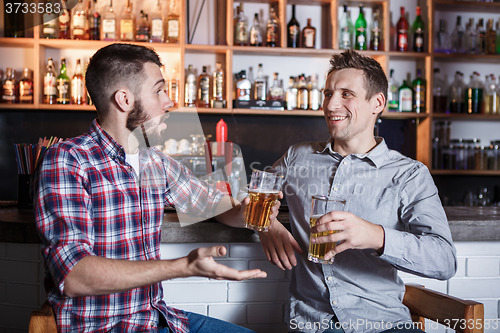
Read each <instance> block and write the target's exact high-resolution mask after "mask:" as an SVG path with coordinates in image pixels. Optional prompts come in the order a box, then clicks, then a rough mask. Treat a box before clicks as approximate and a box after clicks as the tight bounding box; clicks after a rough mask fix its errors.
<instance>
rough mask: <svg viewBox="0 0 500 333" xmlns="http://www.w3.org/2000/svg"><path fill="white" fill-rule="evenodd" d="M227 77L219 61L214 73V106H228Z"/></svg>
mask: <svg viewBox="0 0 500 333" xmlns="http://www.w3.org/2000/svg"><path fill="white" fill-rule="evenodd" d="M225 84H226V78H225V75H224V70H223V69H222V64H221V63H220V62H217V63H216V64H215V71H214V72H213V74H212V107H213V108H225V107H226V90H225Z"/></svg>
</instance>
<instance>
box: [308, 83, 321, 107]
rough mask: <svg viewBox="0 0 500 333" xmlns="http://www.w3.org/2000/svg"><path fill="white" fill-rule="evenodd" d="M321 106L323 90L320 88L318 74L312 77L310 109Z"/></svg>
mask: <svg viewBox="0 0 500 333" xmlns="http://www.w3.org/2000/svg"><path fill="white" fill-rule="evenodd" d="M320 108H321V90H319V88H318V74H314V75H313V76H312V78H311V88H310V89H309V109H311V110H313V111H316V110H319V109H320Z"/></svg>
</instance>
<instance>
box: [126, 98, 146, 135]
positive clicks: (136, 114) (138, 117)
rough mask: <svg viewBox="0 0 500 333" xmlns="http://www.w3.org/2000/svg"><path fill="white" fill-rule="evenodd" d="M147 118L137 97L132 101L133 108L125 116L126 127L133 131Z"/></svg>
mask: <svg viewBox="0 0 500 333" xmlns="http://www.w3.org/2000/svg"><path fill="white" fill-rule="evenodd" d="M148 119H149V117H148V115H147V114H146V113H145V112H144V108H143V107H142V101H141V100H139V99H137V100H135V102H134V109H133V110H132V112H130V114H129V115H128V117H127V129H128V130H129V131H131V132H133V131H134V130H135V129H136V128H137V127H139V126H140V125H142V124H144V123H145V122H146V121H147V120H148Z"/></svg>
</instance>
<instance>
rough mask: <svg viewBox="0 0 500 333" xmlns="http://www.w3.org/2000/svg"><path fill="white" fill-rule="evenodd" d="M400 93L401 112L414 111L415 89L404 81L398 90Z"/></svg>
mask: <svg viewBox="0 0 500 333" xmlns="http://www.w3.org/2000/svg"><path fill="white" fill-rule="evenodd" d="M398 95H399V111H400V112H412V111H413V90H412V89H411V87H410V86H409V85H408V83H406V80H404V81H403V84H402V85H401V87H399V90H398Z"/></svg>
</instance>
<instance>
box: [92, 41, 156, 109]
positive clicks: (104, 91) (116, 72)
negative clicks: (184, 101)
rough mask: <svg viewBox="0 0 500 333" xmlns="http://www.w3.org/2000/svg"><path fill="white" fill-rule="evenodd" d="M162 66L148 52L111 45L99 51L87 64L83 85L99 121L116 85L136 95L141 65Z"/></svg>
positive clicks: (146, 50) (152, 54)
mask: <svg viewBox="0 0 500 333" xmlns="http://www.w3.org/2000/svg"><path fill="white" fill-rule="evenodd" d="M147 62H153V63H155V64H157V65H158V66H160V67H161V66H162V64H161V61H160V58H159V56H158V54H157V53H156V52H155V51H154V50H153V49H151V48H148V47H145V46H140V45H132V44H124V43H114V44H110V45H108V46H105V47H103V48H101V49H99V50H98V51H97V52H96V53H95V54H94V55H93V56H92V57H91V58H90V61H89V65H88V66H87V71H86V74H85V85H86V87H87V91H88V92H89V95H90V98H91V99H92V102H93V103H94V105H95V108H96V110H97V114H98V116H99V117H102V116H105V115H106V114H107V112H108V109H109V104H110V103H111V100H112V96H113V95H114V93H115V92H116V89H117V83H120V84H123V83H125V84H126V85H127V86H128V88H129V89H131V90H132V91H133V92H134V93H138V92H139V87H140V82H141V81H142V80H141V78H138V77H137V75H140V74H142V73H143V69H144V64H145V63H147Z"/></svg>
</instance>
